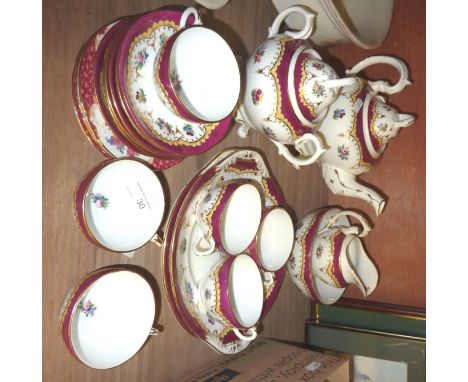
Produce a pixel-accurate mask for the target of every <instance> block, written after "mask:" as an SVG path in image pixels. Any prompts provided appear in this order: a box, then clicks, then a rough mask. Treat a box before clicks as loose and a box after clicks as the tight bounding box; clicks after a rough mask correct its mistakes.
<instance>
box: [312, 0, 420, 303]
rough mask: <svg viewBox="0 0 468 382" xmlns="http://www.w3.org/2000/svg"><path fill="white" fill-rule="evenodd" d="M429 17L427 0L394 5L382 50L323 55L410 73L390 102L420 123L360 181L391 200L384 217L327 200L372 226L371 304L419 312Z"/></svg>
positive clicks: (352, 293) (380, 72)
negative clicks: (400, 63) (396, 65)
mask: <svg viewBox="0 0 468 382" xmlns="http://www.w3.org/2000/svg"><path fill="white" fill-rule="evenodd" d="M425 14H426V8H425V1H423V0H418V1H405V0H396V1H395V9H394V14H393V20H392V25H391V27H390V31H389V34H388V36H387V39H386V40H385V42H384V44H382V45H381V46H380V47H379V48H377V49H373V50H369V51H364V50H362V49H359V48H358V47H355V46H352V45H343V46H338V47H333V48H331V49H329V50H328V51H327V52H323V53H324V56H328V55H329V56H330V57H333V58H334V60H336V63H337V64H336V65H335V66H337V67H339V65H340V64H341V65H343V64H344V65H345V67H351V66H352V65H354V64H355V63H357V62H359V61H360V60H362V59H363V58H365V57H367V56H369V55H378V54H388V55H393V56H397V57H400V58H401V59H403V60H404V61H405V62H406V63H407V65H408V67H409V69H410V80H411V81H412V82H413V84H412V85H411V86H409V87H407V88H406V89H405V90H403V91H402V92H401V93H399V94H395V95H391V96H389V97H388V99H389V103H390V104H392V105H394V106H396V107H397V108H398V109H399V110H400V111H401V112H402V113H410V114H414V115H415V116H416V122H415V123H414V124H413V125H412V126H410V127H408V128H405V129H402V131H400V133H399V134H398V136H397V137H396V138H395V139H393V140H392V141H390V142H389V144H388V146H387V149H386V151H385V153H384V154H383V156H382V160H381V162H380V163H379V164H378V166H376V167H375V169H373V170H372V171H370V172H369V173H367V174H365V175H363V176H362V177H361V179H362V180H363V181H365V182H367V183H368V184H370V185H372V186H375V187H376V188H378V189H380V190H381V191H382V192H383V193H384V194H385V195H386V196H387V199H388V200H387V205H386V207H385V209H384V211H383V213H382V214H381V215H380V216H379V217H376V216H375V214H374V213H373V211H372V210H371V209H370V208H369V206H368V205H367V204H366V203H364V202H362V201H360V200H357V199H351V198H345V197H342V196H335V195H330V197H329V199H328V201H329V204H339V205H341V206H343V207H347V208H353V209H358V210H362V211H364V212H365V213H367V215H368V217H369V218H370V220H371V221H372V222H373V225H374V229H373V231H372V232H371V233H370V234H369V236H368V237H366V238H365V245H366V247H367V249H368V252H369V253H370V255H371V256H372V258H373V259H374V261H375V262H376V263H377V266H378V269H379V273H380V280H379V284H378V286H377V288H376V290H375V291H374V292H373V294H372V295H371V296H369V298H368V299H369V300H371V301H379V302H384V303H390V304H396V305H409V306H415V307H421V308H424V307H425V306H426V288H425V285H426V229H425V225H426V209H425V208H426V191H425V190H426V176H425V173H426V118H425V117H426V68H425V67H426V62H425V57H426V50H425V43H426V39H425V36H426V35H425V28H426V24H425ZM320 52H321V53H322V51H320ZM342 68H343V67H342ZM341 73H343V72H341ZM365 77H367V78H371V79H380V78H388V79H390V80H395V79H396V73H395V72H394V71H393V70H392V69H389V68H388V67H386V66H384V65H377V66H374V67H371V68H369V69H368V70H366V72H365ZM345 296H347V297H353V298H361V299H362V298H363V297H362V295H361V294H360V292H359V291H358V290H357V288H354V287H350V288H348V290H347V291H346V293H345Z"/></svg>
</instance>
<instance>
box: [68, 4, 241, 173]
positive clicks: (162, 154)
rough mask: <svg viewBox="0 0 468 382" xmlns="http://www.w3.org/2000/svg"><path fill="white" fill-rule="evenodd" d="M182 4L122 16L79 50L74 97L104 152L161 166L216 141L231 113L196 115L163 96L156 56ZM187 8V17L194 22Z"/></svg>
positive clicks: (83, 120)
mask: <svg viewBox="0 0 468 382" xmlns="http://www.w3.org/2000/svg"><path fill="white" fill-rule="evenodd" d="M181 17H182V12H179V11H174V10H158V11H153V12H148V13H145V14H143V15H139V16H136V17H125V18H121V19H119V20H117V21H115V22H113V23H110V24H108V25H106V26H104V27H102V28H101V29H99V30H98V31H97V32H96V33H95V34H94V35H92V36H91V37H90V38H89V39H88V41H87V42H86V43H85V44H84V46H83V47H82V49H81V51H80V53H79V54H78V57H77V60H76V64H75V67H74V70H73V81H72V82H73V87H72V91H73V104H74V109H75V113H76V116H77V119H78V121H79V124H80V126H81V128H82V130H83V132H84V133H85V134H86V136H87V137H88V139H89V141H90V142H91V144H92V145H93V146H94V147H95V148H96V149H97V150H98V151H99V152H101V153H102V154H103V155H104V156H106V157H108V158H116V157H123V156H129V157H137V158H139V159H142V160H144V161H147V162H149V163H150V164H151V165H152V166H153V167H154V168H155V169H158V170H164V169H166V168H169V167H172V166H174V165H176V164H177V163H179V162H180V161H182V160H183V159H184V158H185V157H187V156H191V155H198V154H201V153H203V152H205V151H207V150H209V149H210V148H211V147H213V146H214V145H216V144H217V143H218V142H219V141H220V140H221V139H222V138H223V137H224V136H225V134H226V133H227V129H228V127H229V125H230V123H231V121H232V116H231V115H229V116H228V117H226V118H224V119H222V120H221V121H219V122H216V123H209V124H204V123H194V122H191V121H188V120H185V119H183V118H181V117H179V116H177V115H175V114H174V113H173V112H172V111H171V110H169V109H168V108H167V107H166V106H164V104H163V102H162V101H161V99H160V98H159V96H158V94H157V91H156V88H155V84H154V79H153V69H154V60H155V58H156V55H157V52H158V50H159V49H160V47H161V45H162V43H163V42H164V41H165V40H166V39H167V38H168V37H169V36H171V35H172V34H173V33H175V32H176V31H178V30H179V29H180V20H181ZM193 22H194V17H193V16H190V17H189V19H188V20H187V23H186V25H191V24H192V23H193Z"/></svg>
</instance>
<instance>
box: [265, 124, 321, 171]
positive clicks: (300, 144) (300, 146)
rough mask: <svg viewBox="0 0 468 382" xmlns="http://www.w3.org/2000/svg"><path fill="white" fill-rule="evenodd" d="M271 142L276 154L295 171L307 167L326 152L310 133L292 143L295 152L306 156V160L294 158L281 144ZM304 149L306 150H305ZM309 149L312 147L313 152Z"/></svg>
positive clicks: (318, 140)
mask: <svg viewBox="0 0 468 382" xmlns="http://www.w3.org/2000/svg"><path fill="white" fill-rule="evenodd" d="M272 142H273V143H274V144H275V145H276V147H278V153H279V154H280V155H282V156H284V157H285V158H286V159H287V160H288V161H289V162H291V163H292V165H293V166H294V167H295V168H297V169H298V168H299V167H301V166H308V165H309V164H312V163H314V162H316V161H317V160H318V159H319V158H320V156H321V155H322V154H323V153H325V152H326V151H327V149H326V148H324V146H323V143H322V141H321V140H320V138H318V137H317V136H316V135H314V134H310V133H307V134H304V135H303V136H301V137H299V138H298V139H296V141H295V142H294V146H295V148H296V150H298V151H299V152H300V153H301V154H302V155H306V156H307V157H306V158H298V157H295V156H294V155H292V154H291V152H290V151H289V150H288V148H287V147H286V146H285V145H284V144H283V143H280V142H276V141H274V140H272ZM306 147H307V148H308V149H306ZM310 147H313V150H309V148H310Z"/></svg>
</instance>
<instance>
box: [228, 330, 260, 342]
mask: <svg viewBox="0 0 468 382" xmlns="http://www.w3.org/2000/svg"><path fill="white" fill-rule="evenodd" d="M232 330H233V332H234V333H235V334H236V336H237V337H239V338H240V339H241V340H244V341H253V340H254V339H255V338H256V337H257V329H256V328H255V327H252V328H249V329H247V332H248V333H249V335H247V336H246V335H244V334H242V333H241V331H240V330H239V329H237V328H233V329H232Z"/></svg>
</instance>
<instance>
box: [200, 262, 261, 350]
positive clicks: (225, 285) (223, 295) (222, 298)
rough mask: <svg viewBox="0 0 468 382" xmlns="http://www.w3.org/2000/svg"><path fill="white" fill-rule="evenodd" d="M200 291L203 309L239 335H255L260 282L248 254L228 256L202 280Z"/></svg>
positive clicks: (259, 276) (259, 300) (244, 336)
mask: <svg viewBox="0 0 468 382" xmlns="http://www.w3.org/2000/svg"><path fill="white" fill-rule="evenodd" d="M199 291H200V302H201V306H202V307H203V308H204V309H206V310H208V311H211V312H212V313H213V314H215V315H217V316H218V317H219V318H220V319H222V320H223V321H224V322H226V324H228V325H229V326H231V327H232V328H233V331H234V333H235V334H236V335H237V336H238V337H239V338H240V339H243V340H246V341H252V340H254V339H255V337H256V336H257V331H256V328H255V325H256V324H257V323H258V321H259V319H260V316H261V313H262V309H263V282H262V276H261V275H260V270H259V269H258V267H257V265H256V264H255V262H254V261H253V260H252V258H251V257H250V256H248V255H245V254H240V255H238V256H228V257H227V258H226V259H225V260H224V261H222V262H221V263H220V264H217V265H215V266H214V268H213V269H212V271H211V272H210V274H209V276H207V277H206V278H204V279H202V280H201V282H200V286H199ZM242 332H244V333H242Z"/></svg>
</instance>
